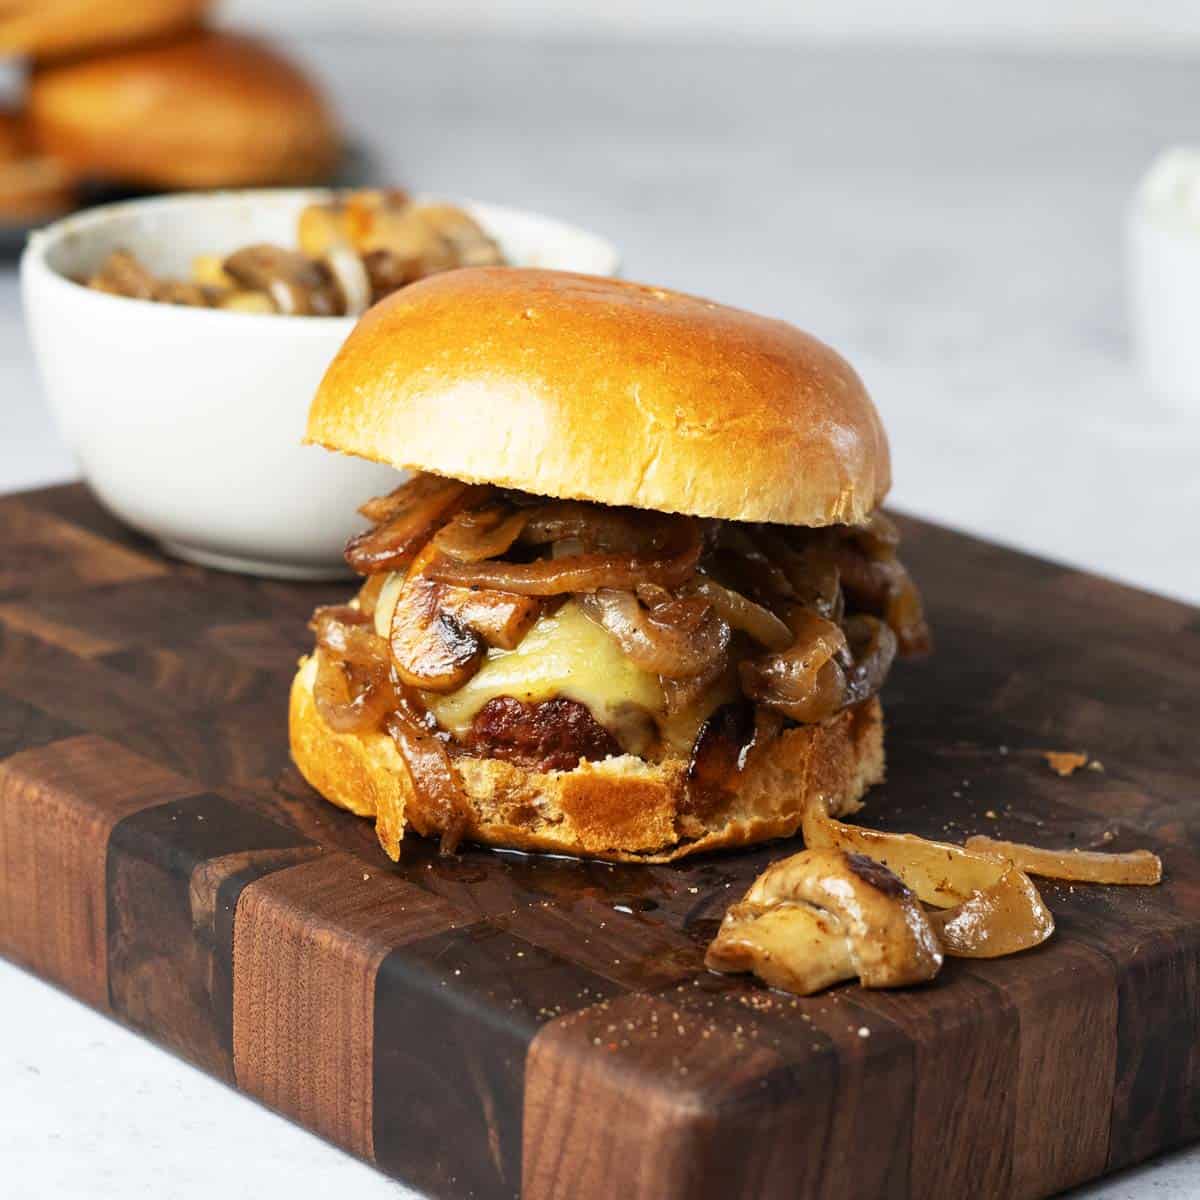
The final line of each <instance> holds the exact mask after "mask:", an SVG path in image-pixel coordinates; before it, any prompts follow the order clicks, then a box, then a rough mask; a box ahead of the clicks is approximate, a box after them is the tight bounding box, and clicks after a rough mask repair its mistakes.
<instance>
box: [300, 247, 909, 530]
mask: <svg viewBox="0 0 1200 1200" xmlns="http://www.w3.org/2000/svg"><path fill="white" fill-rule="evenodd" d="M306 441H309V442H314V443H317V444H319V445H322V446H326V447H328V448H330V449H333V450H339V451H342V452H344V453H346V454H354V455H359V456H361V457H363V458H368V459H372V460H374V461H376V462H385V463H391V464H392V465H394V466H396V467H404V468H412V469H418V470H422V471H432V472H435V473H437V474H440V475H446V476H450V477H453V478H456V479H463V480H468V481H471V482H480V483H495V484H499V485H502V486H505V487H514V488H520V489H521V490H523V491H527V492H533V493H536V494H539V495H545V496H555V497H562V498H575V499H586V500H596V501H599V502H601V503H603V504H628V505H633V506H636V507H638V508H647V509H657V510H660V511H664V512H682V513H691V514H694V515H697V516H706V517H720V518H724V519H726V520H736V521H773V522H781V523H784V524H789V525H827V524H833V523H848V524H855V523H858V522H861V521H862V520H864V519H865V518H866V517H867V516H868V515H869V514H870V513H871V511H872V510H873V509H874V508H875V507H876V506H877V505H878V504H879V502H880V501H881V500H882V498H883V496H884V494H885V493H886V492H887V490H888V487H889V486H890V483H891V471H890V465H889V455H888V444H887V438H886V436H885V434H884V432H883V427H882V425H881V424H880V421H879V416H878V414H877V413H876V411H875V407H874V405H873V404H872V403H871V400H870V397H869V396H868V395H867V393H866V391H865V389H864V388H863V385H862V382H861V380H860V379H859V378H858V376H857V375H856V374H855V373H854V371H853V369H852V368H851V367H850V366H849V364H848V363H846V362H845V360H844V359H842V358H841V357H840V356H839V355H838V354H836V353H835V352H834V351H833V350H831V349H830V348H829V347H828V346H826V345H824V344H823V343H822V342H819V341H817V339H816V338H813V337H810V336H809V335H808V334H806V333H802V332H801V331H800V330H798V329H796V328H794V327H793V326H791V325H788V324H787V323H785V322H783V321H776V320H771V319H769V318H766V317H760V316H756V315H754V314H753V313H748V312H743V311H741V310H739V309H734V308H727V307H725V306H723V305H720V304H714V303H713V302H711V301H709V300H702V299H699V298H697V297H694V296H686V295H683V294H681V293H679V292H672V291H667V290H665V289H663V288H653V287H646V286H643V285H641V284H636V283H628V282H624V281H621V280H615V279H602V278H594V277H592V276H587V275H572V274H566V273H563V272H557V271H541V270H524V269H515V268H483V269H470V270H461V271H451V272H447V273H445V274H441V275H435V276H432V277H430V278H428V279H425V280H423V281H421V282H420V283H416V284H413V285H412V286H410V287H407V288H404V289H403V290H401V291H399V292H396V293H394V294H393V295H392V296H390V297H388V298H387V299H386V300H384V301H382V302H381V303H380V304H377V305H376V306H375V307H374V308H372V309H371V310H370V311H369V312H367V313H366V315H365V316H364V317H363V318H362V320H361V321H360V322H359V323H358V325H357V326H356V327H355V329H354V331H353V332H352V333H351V335H350V337H349V338H348V339H347V341H346V343H345V345H344V346H343V347H342V349H341V351H340V352H339V353H338V355H337V357H336V358H335V359H334V361H333V363H332V364H331V365H330V367H329V370H328V371H327V373H326V375H325V378H324V380H323V381H322V383H321V386H320V389H319V390H318V392H317V395H316V398H315V399H314V401H313V404H312V408H311V411H310V413H309V420H308V432H307V437H306Z"/></svg>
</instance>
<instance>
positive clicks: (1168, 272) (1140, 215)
mask: <svg viewBox="0 0 1200 1200" xmlns="http://www.w3.org/2000/svg"><path fill="white" fill-rule="evenodd" d="M1128 253H1129V286H1130V318H1131V321H1132V326H1133V340H1134V348H1135V352H1136V354H1137V357H1138V361H1139V364H1140V366H1141V370H1142V374H1143V376H1144V378H1145V380H1146V383H1147V385H1148V387H1149V388H1150V390H1151V391H1152V392H1153V393H1154V395H1155V396H1156V397H1157V398H1158V399H1159V400H1161V401H1162V402H1163V403H1164V404H1167V405H1170V406H1172V407H1176V408H1180V409H1188V410H1193V411H1196V412H1200V150H1192V149H1185V148H1178V149H1173V150H1168V151H1166V152H1165V153H1163V154H1161V155H1160V156H1159V157H1158V158H1157V159H1156V160H1155V161H1154V163H1153V164H1152V165H1151V167H1150V169H1149V171H1147V172H1146V175H1145V177H1144V178H1143V179H1142V182H1141V184H1140V186H1139V187H1138V190H1137V193H1136V195H1135V198H1134V202H1133V207H1132V210H1131V212H1130V214H1129V228H1128Z"/></svg>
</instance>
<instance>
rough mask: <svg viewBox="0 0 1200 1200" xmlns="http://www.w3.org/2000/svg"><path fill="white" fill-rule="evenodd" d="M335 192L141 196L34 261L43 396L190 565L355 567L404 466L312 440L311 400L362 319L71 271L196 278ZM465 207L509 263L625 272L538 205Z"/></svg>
mask: <svg viewBox="0 0 1200 1200" xmlns="http://www.w3.org/2000/svg"><path fill="white" fill-rule="evenodd" d="M326 195H327V193H326V192H324V191H322V190H313V189H306V190H292V191H247V192H227V193H214V194H207V195H203V194H202V195H180V196H165V197H158V198H155V199H150V200H134V201H129V202H127V203H122V204H113V205H110V206H107V207H105V208H99V209H92V210H90V211H88V212H84V213H80V214H77V215H75V216H71V217H68V218H66V219H65V220H62V221H58V222H56V223H55V224H53V225H50V226H48V227H47V228H46V229H44V230H42V231H41V232H39V233H35V234H33V235H32V237H31V238H30V240H29V245H28V247H27V248H26V250H25V253H24V255H23V257H22V259H21V286H22V294H23V298H24V305H25V314H26V320H27V324H28V328H29V333H30V337H31V338H32V341H33V347H34V352H35V355H36V357H37V361H38V365H39V368H40V371H41V376H42V380H43V383H44V385H45V389H46V394H47V396H48V398H49V401H50V405H51V407H52V409H53V411H54V414H55V416H56V418H57V420H58V423H59V426H60V428H61V430H62V432H63V434H64V436H65V437H66V439H67V441H68V443H69V445H70V446H71V449H72V450H73V451H74V453H75V456H76V458H77V459H78V461H79V465H80V468H81V470H82V472H83V475H84V477H85V478H86V479H87V481H88V483H89V484H90V485H91V487H92V488H93V490H94V491H95V493H96V495H97V496H98V497H99V498H100V499H101V500H102V501H103V502H104V504H106V505H107V506H108V507H109V508H110V509H112V511H113V512H114V513H116V515H117V516H119V517H120V518H122V519H123V520H124V521H126V522H128V523H129V524H130V525H132V526H134V527H135V528H137V529H139V530H141V531H142V532H144V533H146V534H149V535H150V536H151V537H152V538H155V539H156V540H157V541H158V542H160V543H161V545H162V546H163V547H164V548H165V549H166V550H168V551H169V552H171V553H172V554H176V555H178V556H179V557H181V558H186V559H190V560H192V561H195V562H199V563H203V564H205V565H207V566H216V567H222V568H226V569H229V570H236V571H247V572H251V573H254V574H262V575H274V576H279V577H285V578H294V579H297V578H324V577H329V576H332V575H337V574H341V573H343V571H344V568H343V566H342V560H341V552H342V546H343V545H344V543H345V541H346V538H347V537H348V536H349V535H350V534H351V533H352V532H353V531H354V530H355V529H356V528H359V527H360V526H361V524H362V522H361V519H360V518H358V517H356V515H355V509H356V507H357V506H358V505H359V504H361V503H362V502H363V500H365V499H366V498H367V497H369V496H372V495H375V494H378V493H380V492H385V491H388V490H389V489H390V488H393V487H395V486H396V484H397V483H398V482H399V481H400V479H401V478H402V476H401V475H400V474H399V472H397V471H395V470H393V469H392V468H390V467H382V466H379V465H377V464H373V463H367V462H363V461H361V460H359V459H353V458H343V457H341V456H339V455H335V454H330V453H328V452H327V451H324V450H321V449H318V448H316V447H311V446H308V447H306V446H301V445H300V438H301V436H302V434H303V431H304V423H305V417H306V414H307V412H308V405H309V401H310V400H311V399H312V396H313V393H314V392H315V391H316V388H317V384H318V383H319V382H320V379H321V376H322V375H323V373H324V371H325V368H326V366H327V365H328V364H329V362H330V360H331V359H332V358H333V356H334V354H335V353H336V351H337V349H338V347H339V346H340V345H341V344H342V342H343V341H344V340H345V338H346V335H347V334H348V333H349V332H350V330H351V328H353V325H354V318H352V317H284V316H260V315H256V314H251V313H236V312H223V311H219V310H215V309H201V308H182V307H175V306H171V305H166V304H154V303H150V302H148V301H142V300H129V299H126V298H124V297H118V296H110V295H107V294H105V293H103V292H97V291H92V290H91V289H89V288H86V287H83V286H82V285H81V284H79V283H76V282H74V279H75V278H77V277H81V276H84V275H86V274H87V273H88V272H90V271H91V270H93V269H94V268H95V267H97V266H98V265H99V263H100V262H101V261H102V260H103V259H104V257H105V256H106V255H107V254H108V253H109V252H110V251H112V250H114V249H117V248H125V249H129V250H132V251H133V252H134V253H135V254H136V255H137V256H138V257H139V258H140V259H141V260H142V261H143V262H144V263H146V265H147V266H148V267H149V268H150V269H151V270H152V271H154V272H156V273H161V274H167V275H175V276H186V275H187V274H188V272H189V268H190V264H191V260H192V258H193V257H194V256H195V255H197V254H227V253H230V252H231V251H233V250H235V249H237V248H238V247H239V246H245V245H248V244H250V243H252V242H260V241H269V242H276V243H278V244H281V245H285V246H294V245H295V244H296V219H297V215H298V213H299V211H300V209H301V208H302V207H303V206H304V205H305V204H308V203H311V202H312V201H313V200H315V199H321V198H323V197H325V196H326ZM460 203H463V207H465V208H466V209H467V210H468V211H469V212H470V213H471V214H472V215H473V216H474V217H475V219H476V220H477V221H479V222H480V224H481V225H483V226H484V228H486V229H487V230H488V232H489V233H490V234H491V235H492V236H493V237H494V238H495V239H496V240H497V241H498V242H499V243H500V246H501V248H502V249H503V251H504V253H505V256H506V257H507V258H508V260H509V261H510V262H512V263H514V264H516V265H519V266H541V267H550V268H556V269H560V270H570V271H581V272H585V273H587V274H592V275H608V274H613V273H614V272H615V271H616V269H617V254H616V251H615V249H614V248H613V247H612V245H610V244H609V243H608V242H606V241H604V240H603V239H602V238H599V237H596V236H594V235H593V234H590V233H585V232H584V231H582V230H579V229H574V228H572V227H571V226H569V225H564V224H561V223H560V222H558V221H552V220H550V219H548V218H546V217H541V216H537V215H535V214H533V213H527V212H518V211H515V210H513V209H507V208H498V207H494V206H492V205H487V204H471V203H464V202H460Z"/></svg>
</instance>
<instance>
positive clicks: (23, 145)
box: [0, 112, 77, 223]
mask: <svg viewBox="0 0 1200 1200" xmlns="http://www.w3.org/2000/svg"><path fill="white" fill-rule="evenodd" d="M76 203H77V196H76V193H75V179H74V176H73V173H72V172H71V171H70V170H68V169H67V167H66V166H65V164H63V163H61V162H58V161H57V160H55V159H50V158H46V157H43V156H39V155H37V154H35V153H34V152H33V150H32V147H31V145H30V141H29V131H28V129H27V128H26V125H25V121H24V118H23V117H22V116H21V114H20V113H15V112H0V223H4V222H21V223H25V222H29V221H40V220H48V219H49V218H51V217H54V216H57V215H58V214H60V213H64V212H67V211H68V210H69V209H71V208H73V207H74V206H75V204H76Z"/></svg>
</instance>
